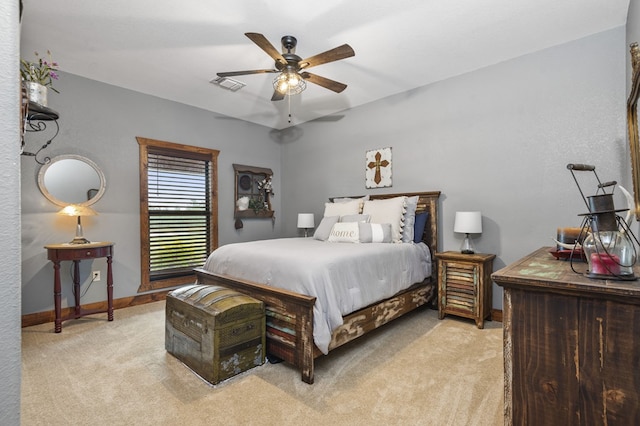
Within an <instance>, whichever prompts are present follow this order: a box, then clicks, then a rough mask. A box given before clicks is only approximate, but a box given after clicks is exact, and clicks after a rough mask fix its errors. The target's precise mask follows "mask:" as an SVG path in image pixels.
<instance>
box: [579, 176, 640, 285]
mask: <svg viewBox="0 0 640 426" xmlns="http://www.w3.org/2000/svg"><path fill="white" fill-rule="evenodd" d="M567 168H568V169H569V170H570V171H571V174H572V176H573V179H574V180H575V182H576V185H577V186H578V190H579V191H580V194H581V195H582V198H583V199H584V201H585V204H586V205H587V208H588V210H589V212H588V213H583V214H580V215H579V216H583V217H584V219H583V221H582V226H581V231H580V235H579V236H578V240H583V243H582V250H583V252H584V256H585V257H586V259H587V263H588V264H589V268H588V271H587V272H586V273H585V275H586V276H587V277H589V278H597V279H614V280H636V279H637V277H636V276H635V275H634V273H633V266H634V265H635V263H636V260H637V257H638V256H637V252H636V246H635V245H634V241H635V243H636V244H637V245H638V246H640V243H639V242H638V239H637V238H636V237H635V235H633V232H631V229H630V228H629V226H628V225H627V222H626V221H625V220H624V219H623V218H622V217H620V216H619V215H618V213H619V212H623V211H628V210H629V209H616V208H615V207H614V202H613V191H614V189H613V188H614V187H615V185H616V183H617V182H615V181H612V182H606V183H602V182H600V179H599V178H598V175H597V174H596V171H595V166H590V165H586V164H568V165H567ZM574 171H592V172H593V174H594V175H595V177H596V180H597V181H598V189H597V190H596V194H595V195H592V196H588V197H585V196H584V193H583V192H582V189H581V188H580V184H579V183H578V180H577V179H576V177H575V174H574V173H573V172H574ZM609 187H611V192H610V193H607V188H609ZM576 247H577V244H576V246H574V250H572V253H571V256H570V260H571V269H572V270H573V271H574V272H576V273H578V272H577V271H576V270H575V269H574V267H573V253H574V251H575V249H576Z"/></svg>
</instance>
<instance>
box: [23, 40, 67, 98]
mask: <svg viewBox="0 0 640 426" xmlns="http://www.w3.org/2000/svg"><path fill="white" fill-rule="evenodd" d="M34 53H35V56H36V58H37V59H36V60H35V61H31V62H29V61H26V60H24V59H20V75H21V76H22V81H23V84H24V86H25V89H26V91H27V97H28V98H29V100H30V101H32V102H36V103H38V104H40V105H42V106H45V107H46V106H47V89H48V88H50V89H51V90H53V91H54V92H56V93H60V92H58V91H57V90H56V89H55V88H54V87H53V80H57V79H58V74H57V72H56V71H58V64H57V63H56V62H54V61H53V60H52V59H51V52H50V51H48V50H47V57H48V59H44V58H42V57H40V55H38V52H34Z"/></svg>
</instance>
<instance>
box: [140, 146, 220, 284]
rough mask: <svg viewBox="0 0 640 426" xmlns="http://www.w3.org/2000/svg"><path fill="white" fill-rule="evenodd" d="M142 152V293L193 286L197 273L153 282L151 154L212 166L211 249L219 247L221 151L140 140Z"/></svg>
mask: <svg viewBox="0 0 640 426" xmlns="http://www.w3.org/2000/svg"><path fill="white" fill-rule="evenodd" d="M136 140H137V141H138V145H139V152H140V167H139V170H140V271H141V274H140V286H139V287H138V293H142V292H147V291H153V290H159V289H166V288H170V287H176V286H180V285H184V284H189V283H193V282H194V280H195V273H193V274H189V275H183V276H180V277H171V278H163V279H156V280H151V276H150V275H151V274H150V271H149V263H150V254H149V251H150V244H149V206H148V201H149V199H148V187H149V186H148V185H149V181H148V174H149V167H148V162H147V159H148V154H149V150H151V151H152V152H163V153H165V154H167V155H176V156H178V157H186V158H188V157H192V158H196V159H205V160H206V161H209V162H210V164H211V172H210V178H211V182H210V190H211V194H210V196H211V211H210V213H211V226H210V235H209V239H210V240H209V243H210V246H211V249H212V250H214V249H216V248H217V247H218V154H219V153H220V151H218V150H215V149H208V148H201V147H195V146H190V145H183V144H178V143H174V142H166V141H159V140H155V139H148V138H143V137H139V136H138V137H136Z"/></svg>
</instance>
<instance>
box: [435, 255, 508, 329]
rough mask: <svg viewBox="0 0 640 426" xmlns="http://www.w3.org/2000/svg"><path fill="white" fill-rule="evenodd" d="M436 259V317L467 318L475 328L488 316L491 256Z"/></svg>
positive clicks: (490, 293) (481, 325)
mask: <svg viewBox="0 0 640 426" xmlns="http://www.w3.org/2000/svg"><path fill="white" fill-rule="evenodd" d="M435 257H436V259H438V317H439V318H440V319H442V318H444V316H445V314H452V315H457V316H460V317H465V318H471V319H474V320H475V321H476V325H477V326H478V328H484V320H485V318H487V317H488V316H490V315H491V296H492V283H491V273H492V272H493V259H494V258H495V257H496V255H495V254H482V253H475V254H463V253H460V252H457V251H446V252H443V253H436V254H435Z"/></svg>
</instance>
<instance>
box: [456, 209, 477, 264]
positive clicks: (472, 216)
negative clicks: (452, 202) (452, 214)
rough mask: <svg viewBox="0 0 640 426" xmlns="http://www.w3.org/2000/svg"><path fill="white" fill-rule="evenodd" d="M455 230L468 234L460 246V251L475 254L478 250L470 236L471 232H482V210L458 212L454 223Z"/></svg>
mask: <svg viewBox="0 0 640 426" xmlns="http://www.w3.org/2000/svg"><path fill="white" fill-rule="evenodd" d="M453 232H459V233H463V234H466V235H465V237H464V240H463V241H462V246H461V247H460V252H461V253H464V254H473V253H475V252H476V250H475V248H474V247H473V243H472V242H471V238H469V234H481V233H482V213H481V212H456V219H455V223H454V225H453Z"/></svg>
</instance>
